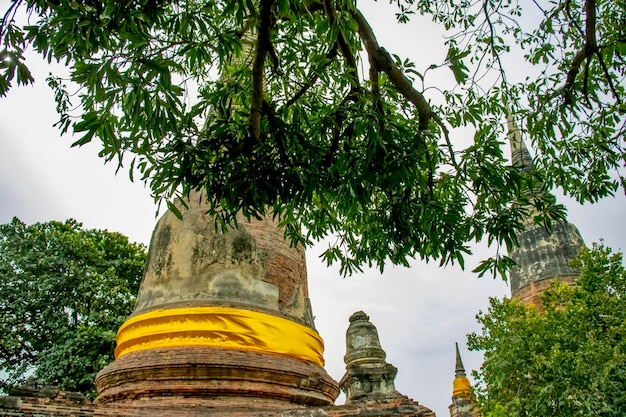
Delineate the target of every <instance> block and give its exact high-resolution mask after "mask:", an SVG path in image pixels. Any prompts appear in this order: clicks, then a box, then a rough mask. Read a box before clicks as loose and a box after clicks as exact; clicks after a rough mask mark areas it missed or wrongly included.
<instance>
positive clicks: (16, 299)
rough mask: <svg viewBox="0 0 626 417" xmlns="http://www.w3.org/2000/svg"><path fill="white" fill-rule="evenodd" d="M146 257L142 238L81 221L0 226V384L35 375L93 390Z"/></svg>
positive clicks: (129, 305) (67, 386) (14, 222)
mask: <svg viewBox="0 0 626 417" xmlns="http://www.w3.org/2000/svg"><path fill="white" fill-rule="evenodd" d="M145 257H146V254H145V247H144V246H143V245H142V244H137V243H131V242H129V241H128V238H126V237H125V236H123V235H121V234H119V233H113V232H108V231H106V230H94V229H89V230H86V229H83V228H82V227H81V224H80V223H78V222H76V221H75V220H67V221H65V222H64V223H60V222H54V221H53V222H48V223H35V224H32V225H30V226H27V225H26V224H24V223H23V222H21V221H20V220H19V219H17V218H13V220H12V221H11V222H10V223H8V224H4V225H0V370H2V371H3V372H4V373H5V375H6V377H5V378H3V379H2V380H1V381H0V382H1V383H2V385H1V386H0V388H7V387H10V386H14V385H15V384H17V383H21V382H23V380H24V379H25V378H26V377H28V376H31V375H32V376H33V377H34V378H36V379H37V380H38V381H39V382H42V383H45V384H53V385H57V386H59V387H61V388H64V389H67V390H71V391H79V392H83V393H85V394H88V395H90V396H93V394H94V393H95V388H94V385H93V381H94V379H95V375H96V373H97V372H98V371H99V370H100V369H102V368H103V367H104V366H105V365H107V364H108V363H109V362H111V361H112V360H113V350H114V349H115V333H116V331H117V329H118V328H119V326H120V325H121V324H122V323H123V322H124V320H125V319H126V318H127V316H128V315H130V313H131V311H132V308H133V304H134V301H135V296H136V294H137V291H138V289H139V283H140V281H141V274H142V270H143V264H144V261H145Z"/></svg>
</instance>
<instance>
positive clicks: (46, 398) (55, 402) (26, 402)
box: [0, 387, 94, 417]
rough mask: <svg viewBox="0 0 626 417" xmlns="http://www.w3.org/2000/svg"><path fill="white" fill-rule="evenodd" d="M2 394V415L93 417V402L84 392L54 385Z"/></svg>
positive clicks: (7, 416) (0, 401) (0, 413)
mask: <svg viewBox="0 0 626 417" xmlns="http://www.w3.org/2000/svg"><path fill="white" fill-rule="evenodd" d="M11 394H12V395H7V396H0V417H9V416H10V417H92V416H93V412H94V406H93V404H92V403H91V402H90V401H89V400H88V399H87V398H86V397H85V396H83V395H82V394H78V393H74V392H65V391H60V390H58V389H56V388H52V387H42V388H40V389H29V390H17V392H14V393H11Z"/></svg>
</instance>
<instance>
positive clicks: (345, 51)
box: [324, 0, 360, 90]
mask: <svg viewBox="0 0 626 417" xmlns="http://www.w3.org/2000/svg"><path fill="white" fill-rule="evenodd" d="M324 10H325V11H326V15H327V16H328V20H329V21H330V24H331V25H334V24H335V23H336V22H337V16H336V15H335V9H334V8H333V6H332V3H331V0H324ZM337 44H338V45H339V50H340V51H341V55H343V56H344V58H345V60H346V64H347V65H348V71H349V75H350V76H351V78H352V89H353V90H358V89H359V88H360V83H359V73H358V67H357V64H356V58H355V57H354V54H353V53H352V50H351V49H350V45H348V42H346V39H345V38H344V37H343V34H342V33H341V31H340V32H339V35H337Z"/></svg>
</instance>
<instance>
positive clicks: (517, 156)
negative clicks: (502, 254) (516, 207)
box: [507, 115, 584, 308]
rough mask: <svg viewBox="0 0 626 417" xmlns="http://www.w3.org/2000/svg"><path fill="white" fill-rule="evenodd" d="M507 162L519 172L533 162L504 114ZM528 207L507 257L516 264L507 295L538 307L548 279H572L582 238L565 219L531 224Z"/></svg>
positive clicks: (527, 171) (519, 135) (530, 165)
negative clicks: (549, 224) (508, 150)
mask: <svg viewBox="0 0 626 417" xmlns="http://www.w3.org/2000/svg"><path fill="white" fill-rule="evenodd" d="M507 124H508V130H509V133H508V135H509V142H510V146H511V164H512V166H513V167H515V168H517V169H518V170H519V172H520V173H521V174H528V173H530V172H531V171H532V170H533V162H532V158H531V156H530V153H529V152H528V149H527V148H526V145H525V144H524V141H523V138H522V135H521V131H520V129H519V128H518V127H517V125H516V124H515V122H514V120H513V117H512V116H511V115H509V116H508V117H507ZM533 217H534V214H533V212H532V209H531V210H530V212H529V215H528V218H527V219H526V221H525V222H524V224H525V228H524V230H523V231H522V232H521V233H520V234H519V235H518V236H517V241H518V243H519V247H517V248H514V249H513V250H512V251H511V252H510V254H509V256H510V257H511V258H512V259H513V260H514V261H515V263H516V265H515V266H514V267H513V268H512V269H511V277H510V283H511V284H510V285H511V297H513V298H518V299H520V300H521V301H522V302H523V303H524V304H527V305H534V306H536V307H538V308H541V302H540V298H539V296H540V295H541V293H542V292H543V291H544V290H545V289H547V288H548V287H549V286H550V282H551V281H552V280H555V279H556V280H560V281H563V282H573V281H574V280H575V279H576V276H577V274H578V272H577V271H576V270H575V269H573V268H571V267H570V266H569V262H570V260H571V259H573V258H574V257H576V255H577V254H578V251H579V250H580V248H581V246H583V245H584V242H583V239H582V237H581V235H580V232H579V231H578V229H577V228H576V227H575V226H574V225H572V224H571V223H568V222H561V223H554V224H553V225H552V228H551V230H547V229H546V228H545V227H544V226H542V225H538V224H535V223H534V221H533Z"/></svg>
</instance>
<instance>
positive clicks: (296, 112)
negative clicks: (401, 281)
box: [0, 0, 626, 273]
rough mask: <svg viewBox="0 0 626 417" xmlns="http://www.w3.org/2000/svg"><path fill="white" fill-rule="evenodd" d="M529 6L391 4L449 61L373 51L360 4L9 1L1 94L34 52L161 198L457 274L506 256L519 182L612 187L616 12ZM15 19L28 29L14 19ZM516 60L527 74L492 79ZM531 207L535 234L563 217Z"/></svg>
mask: <svg viewBox="0 0 626 417" xmlns="http://www.w3.org/2000/svg"><path fill="white" fill-rule="evenodd" d="M526 3H527V2H526ZM526 3H525V4H524V6H523V7H522V5H521V4H518V3H517V1H515V0H511V1H499V0H498V1H494V0H482V1H480V2H467V1H453V2H449V1H440V0H394V1H391V5H390V7H396V8H397V18H398V21H399V22H400V23H406V22H409V21H411V20H413V19H420V18H421V19H429V20H431V21H434V22H435V23H437V24H439V25H441V26H442V27H443V28H445V30H447V31H448V32H447V33H448V35H449V37H448V40H447V44H448V48H449V51H448V54H447V57H446V59H445V61H444V62H435V63H425V65H424V64H422V63H420V66H418V65H417V64H416V63H414V62H411V61H410V60H408V59H402V58H400V57H398V56H396V55H393V54H391V53H390V52H388V51H387V50H386V49H385V48H384V45H381V44H379V42H378V41H377V39H376V36H375V34H374V32H373V31H372V29H371V27H370V25H369V23H368V21H367V19H366V18H365V16H364V14H363V13H361V11H360V10H359V9H358V7H357V4H356V1H355V0H338V1H329V0H306V1H297V2H296V1H291V0H255V1H252V0H234V1H224V0H208V1H199V0H186V1H171V0H137V1H132V2H131V1H116V0H101V1H97V0H89V1H85V2H77V1H71V0H57V1H43V0H14V1H13V2H12V4H11V6H10V7H9V9H8V10H7V12H6V14H5V16H4V18H3V20H2V22H1V24H0V39H1V42H2V45H3V47H4V48H5V49H4V51H3V52H2V54H4V55H2V56H3V57H6V58H2V59H0V70H4V72H2V73H0V74H1V75H0V95H1V94H5V93H6V91H7V90H8V88H9V87H10V86H11V83H12V82H13V81H16V82H17V83H18V84H20V83H28V82H30V81H31V77H30V74H29V73H28V69H27V67H26V66H25V64H24V63H23V61H24V59H23V57H24V55H23V51H24V50H25V48H27V47H32V48H34V49H35V50H36V51H38V52H39V53H41V54H42V55H43V56H44V57H46V58H47V59H48V60H49V61H59V62H62V63H65V64H66V65H67V66H68V68H69V78H68V79H63V78H61V77H60V76H52V77H51V78H50V79H49V84H50V85H51V87H52V88H53V89H54V90H55V93H56V94H55V95H56V100H57V109H58V111H59V113H60V120H59V123H58V125H59V127H60V128H61V130H62V131H63V132H65V131H68V130H69V129H71V130H72V131H73V132H74V133H75V134H77V135H78V139H77V140H76V142H75V143H74V145H76V146H79V145H82V144H85V143H87V142H90V141H92V140H94V139H95V138H97V139H98V140H99V141H100V143H101V144H102V150H101V155H102V157H104V158H105V159H106V160H107V161H111V160H117V162H118V163H119V164H120V166H121V165H122V164H123V163H126V164H129V166H128V168H129V171H130V175H131V178H133V177H134V176H135V175H136V174H139V175H140V178H141V179H142V180H145V181H147V182H148V183H149V184H150V187H151V189H152V192H153V194H154V196H155V198H157V199H166V200H168V199H171V198H177V197H180V196H184V195H186V194H187V193H188V192H189V191H190V190H192V189H200V188H202V189H204V190H206V195H207V196H208V198H209V200H210V201H209V202H210V204H211V207H212V209H211V212H212V213H211V214H214V215H217V216H218V222H221V223H222V224H226V223H229V222H231V221H233V216H234V213H236V212H239V211H243V213H244V214H245V215H246V216H262V215H265V214H267V213H269V212H271V213H273V215H275V216H278V217H279V218H280V219H281V221H282V222H283V223H284V224H285V226H286V228H287V229H286V230H287V233H288V234H289V235H290V237H291V238H292V239H293V240H296V241H300V242H301V243H308V242H310V241H312V240H315V239H319V238H322V237H325V236H328V235H331V236H335V237H336V242H335V243H333V244H332V245H331V246H330V247H329V248H328V250H327V251H326V252H325V255H324V256H325V258H326V260H328V261H340V262H341V264H342V270H343V272H344V273H350V272H353V271H354V270H359V269H360V268H361V267H362V266H363V265H376V266H378V267H380V268H381V269H382V267H383V266H384V264H385V262H387V261H391V262H392V263H395V264H406V263H407V259H408V258H410V257H413V256H420V257H422V258H424V259H427V260H430V259H438V260H440V261H441V262H442V263H448V262H460V263H461V264H462V262H463V256H464V254H466V253H468V252H469V243H470V242H471V241H477V240H481V239H484V238H486V239H487V241H488V242H489V243H494V242H495V243H497V244H498V245H502V246H506V247H510V246H511V245H514V244H515V243H516V242H515V232H516V231H518V230H519V229H520V228H521V225H522V221H521V219H523V218H524V216H525V213H524V210H525V209H524V207H528V205H527V204H524V202H522V203H523V204H518V205H511V202H512V201H515V200H520V199H522V200H523V199H524V198H525V197H524V195H525V193H524V190H527V189H529V188H531V187H532V183H537V181H538V180H539V181H540V182H542V183H543V184H544V185H545V187H546V188H550V187H552V186H553V185H558V186H560V187H562V188H563V190H564V191H565V192H566V193H569V194H573V195H575V196H576V197H577V198H579V199H580V200H581V201H588V200H589V201H595V200H597V199H598V198H601V197H603V196H606V195H610V194H612V193H614V192H615V191H616V189H617V188H618V186H619V182H620V179H619V178H616V177H619V172H618V169H619V168H620V167H621V166H622V164H623V161H624V150H623V144H624V143H623V142H624V132H625V128H626V126H625V117H626V116H625V115H626V108H625V107H624V106H625V105H624V102H623V100H624V96H625V94H624V88H625V86H624V76H625V73H624V71H626V70H625V68H626V65H624V64H625V62H624V60H625V58H624V56H625V55H624V53H625V47H626V32H625V31H626V29H624V28H626V24H625V22H624V19H625V17H624V16H626V5H625V4H624V2H623V0H607V1H603V2H599V1H597V0H586V1H584V2H580V1H575V0H574V1H567V2H547V1H546V2H542V1H535V2H533V4H532V5H531V4H526ZM20 7H22V8H23V9H25V10H26V11H27V13H30V14H31V15H33V16H32V20H36V23H35V24H30V25H26V26H24V27H18V26H17V24H16V23H15V22H16V20H15V18H14V17H15V14H16V12H17V10H18V9H19V8H20ZM424 42H426V40H424ZM419 47H420V45H419V42H418V43H417V44H416V48H417V49H418V50H419ZM512 50H513V52H515V53H516V54H518V55H524V60H523V62H524V63H525V64H526V65H527V66H526V67H525V68H524V69H523V70H522V71H523V73H524V74H532V75H529V76H528V78H526V79H525V80H523V81H517V80H513V79H514V78H515V77H514V76H512V75H511V73H509V72H507V71H505V68H507V66H508V67H520V65H518V61H515V60H514V57H515V56H516V55H515V54H514V53H513V52H512V53H511V54H509V52H510V51H512ZM513 61H514V62H513ZM363 68H366V70H365V71H364V70H362V69H363ZM442 71H444V72H445V74H447V75H450V74H449V73H448V71H452V74H451V75H453V77H454V80H455V83H454V84H453V85H445V83H442V81H441V72H442ZM518 73H519V72H518ZM434 74H437V75H436V76H434ZM506 115H514V116H515V117H516V119H517V121H518V123H519V124H520V127H521V128H522V129H523V131H524V132H525V134H526V136H527V138H528V139H530V141H531V143H532V144H533V148H534V149H535V152H536V154H537V161H536V164H537V170H536V172H534V173H531V174H530V175H520V174H519V173H518V172H516V171H515V170H514V169H512V168H511V167H510V166H509V165H508V162H507V159H506V156H505V154H504V152H503V149H502V148H503V143H504V140H503V139H504V132H503V121H504V117H505V116H506ZM460 128H464V129H460ZM468 131H474V136H473V140H471V141H470V143H469V144H468V140H467V138H466V135H467V132H468ZM529 183H531V184H529ZM544 195H545V194H544ZM532 203H534V204H535V206H536V208H540V210H538V213H539V216H537V218H538V221H544V220H545V219H548V220H549V221H552V220H559V219H560V218H562V217H563V208H562V207H561V206H558V205H555V204H554V202H553V201H533V202H532ZM541 216H543V219H542V218H541ZM498 259H500V260H502V257H498V258H496V260H493V261H491V262H487V263H485V264H484V265H482V266H481V270H489V269H490V268H495V269H500V266H501V265H507V264H509V263H510V262H506V260H504V261H501V262H498Z"/></svg>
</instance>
